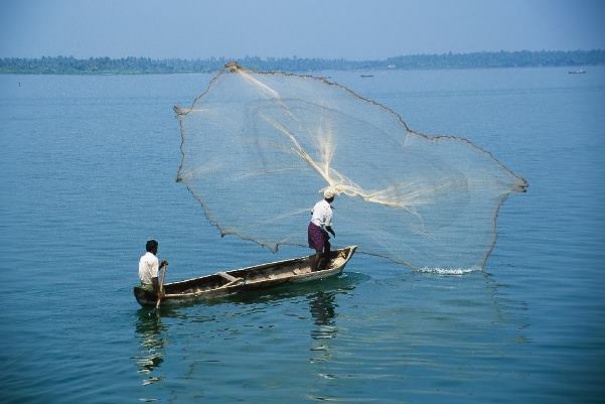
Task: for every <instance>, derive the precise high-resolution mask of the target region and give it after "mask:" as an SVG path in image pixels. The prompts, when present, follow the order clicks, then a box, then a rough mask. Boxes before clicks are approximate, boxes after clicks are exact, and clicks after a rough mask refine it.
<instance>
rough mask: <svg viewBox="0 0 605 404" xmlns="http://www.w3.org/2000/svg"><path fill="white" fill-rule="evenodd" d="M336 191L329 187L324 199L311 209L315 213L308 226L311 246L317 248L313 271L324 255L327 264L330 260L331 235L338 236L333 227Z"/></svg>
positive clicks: (313, 259)
mask: <svg viewBox="0 0 605 404" xmlns="http://www.w3.org/2000/svg"><path fill="white" fill-rule="evenodd" d="M335 196H336V193H335V192H334V189H333V188H331V187H329V188H327V189H326V190H325V191H324V199H322V200H321V201H319V202H317V203H316V204H315V206H314V207H313V210H312V211H311V214H312V215H313V216H312V217H311V222H310V223H309V227H308V228H307V235H308V239H309V248H312V249H314V250H315V255H313V256H312V257H311V271H316V270H317V267H318V266H319V261H320V260H321V258H322V255H323V256H324V257H325V258H326V262H325V265H326V266H327V265H328V263H329V261H330V247H331V246H330V242H329V241H328V240H330V235H329V234H328V233H331V234H332V236H334V237H336V234H335V233H334V230H333V229H332V206H331V205H330V204H331V203H332V202H333V201H334V197H335Z"/></svg>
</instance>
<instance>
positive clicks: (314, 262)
mask: <svg viewBox="0 0 605 404" xmlns="http://www.w3.org/2000/svg"><path fill="white" fill-rule="evenodd" d="M320 259H321V251H317V252H316V253H315V255H312V256H311V259H310V260H311V272H315V271H317V267H318V266H319V260H320Z"/></svg>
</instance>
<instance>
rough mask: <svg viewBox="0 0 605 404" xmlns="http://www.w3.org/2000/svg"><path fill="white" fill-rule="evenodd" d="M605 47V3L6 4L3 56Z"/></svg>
mask: <svg viewBox="0 0 605 404" xmlns="http://www.w3.org/2000/svg"><path fill="white" fill-rule="evenodd" d="M542 49H544V50H577V49H584V50H589V49H605V1H602V0H298V1H291V0H198V1H195V0H173V1H169V0H165V1H160V0H94V1H93V0H2V1H0V57H41V56H59V55H62V56H74V57H76V58H88V57H96V56H109V57H112V58H118V57H126V56H142V57H151V58H172V57H176V58H186V59H198V58H200V59H204V58H209V57H212V56H215V57H221V56H223V57H226V58H238V57H243V56H246V55H248V56H260V57H293V56H297V57H303V58H307V57H318V58H346V59H350V60H365V59H385V58H387V57H390V56H399V55H409V54H420V53H444V52H457V53H465V52H475V51H499V50H506V51H515V50H542Z"/></svg>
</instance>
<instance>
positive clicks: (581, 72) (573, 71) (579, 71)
mask: <svg viewBox="0 0 605 404" xmlns="http://www.w3.org/2000/svg"><path fill="white" fill-rule="evenodd" d="M567 73H569V74H585V73H586V70H584V69H579V70H570V71H568V72H567Z"/></svg>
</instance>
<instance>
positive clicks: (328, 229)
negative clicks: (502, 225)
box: [326, 226, 336, 237]
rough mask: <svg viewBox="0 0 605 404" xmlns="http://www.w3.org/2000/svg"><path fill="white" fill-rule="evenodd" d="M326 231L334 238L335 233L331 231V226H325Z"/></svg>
mask: <svg viewBox="0 0 605 404" xmlns="http://www.w3.org/2000/svg"><path fill="white" fill-rule="evenodd" d="M326 230H327V231H328V233H330V234H331V235H332V237H336V233H334V229H332V226H326Z"/></svg>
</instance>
